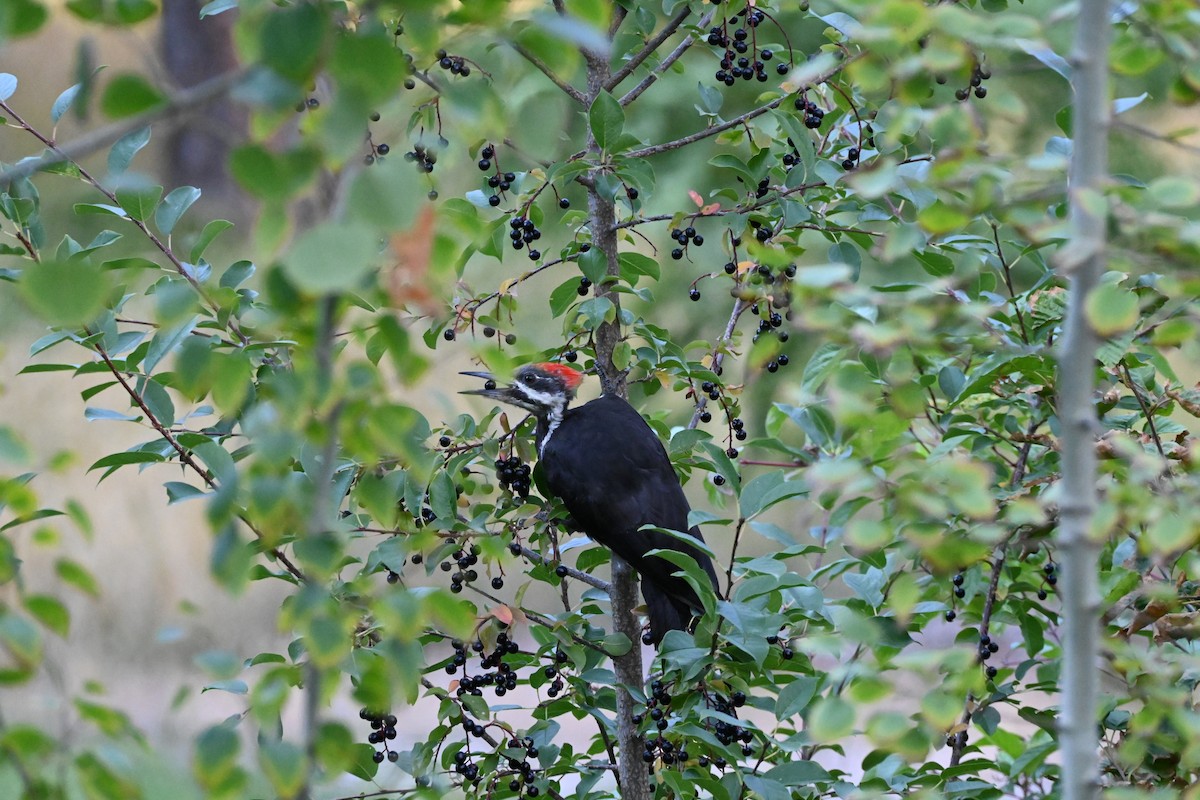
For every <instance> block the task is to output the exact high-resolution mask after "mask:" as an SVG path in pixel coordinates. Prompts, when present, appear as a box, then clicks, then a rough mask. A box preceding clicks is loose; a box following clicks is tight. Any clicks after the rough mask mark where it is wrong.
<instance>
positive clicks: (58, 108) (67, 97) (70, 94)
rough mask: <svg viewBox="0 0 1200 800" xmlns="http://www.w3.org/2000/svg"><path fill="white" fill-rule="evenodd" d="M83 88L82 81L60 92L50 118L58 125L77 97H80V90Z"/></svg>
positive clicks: (52, 107)
mask: <svg viewBox="0 0 1200 800" xmlns="http://www.w3.org/2000/svg"><path fill="white" fill-rule="evenodd" d="M81 89H83V84H82V83H77V84H75V85H74V86H72V87H70V88H69V89H67V90H66V91H64V92H63V93H62V94H60V95H59V96H58V97H57V98H56V99H55V101H54V105H52V106H51V107H50V120H51V121H52V122H53V123H54V124H55V125H57V124H58V121H59V120H61V119H62V118H63V115H64V114H66V113H67V111H69V110H70V108H71V104H72V103H74V102H75V98H77V97H79V92H80V90H81Z"/></svg>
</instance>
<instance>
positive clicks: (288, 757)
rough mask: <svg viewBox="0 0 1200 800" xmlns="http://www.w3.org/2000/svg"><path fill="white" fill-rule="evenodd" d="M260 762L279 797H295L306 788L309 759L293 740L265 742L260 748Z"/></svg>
mask: <svg viewBox="0 0 1200 800" xmlns="http://www.w3.org/2000/svg"><path fill="white" fill-rule="evenodd" d="M258 762H259V764H261V765H262V768H263V773H264V774H266V776H267V779H268V780H269V781H271V786H272V787H273V788H274V789H275V792H276V794H277V795H278V796H279V797H295V796H297V795H298V794H299V792H300V790H301V789H302V788H304V781H305V778H306V777H307V774H308V759H306V758H305V756H304V751H303V750H301V749H300V748H299V747H297V746H296V745H294V744H292V743H291V742H265V743H263V744H262V745H260V746H259V748H258Z"/></svg>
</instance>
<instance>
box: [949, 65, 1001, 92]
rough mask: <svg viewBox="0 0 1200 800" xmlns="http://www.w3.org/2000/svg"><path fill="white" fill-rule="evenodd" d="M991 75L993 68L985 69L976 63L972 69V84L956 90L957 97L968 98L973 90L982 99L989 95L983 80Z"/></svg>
mask: <svg viewBox="0 0 1200 800" xmlns="http://www.w3.org/2000/svg"><path fill="white" fill-rule="evenodd" d="M990 77H992V73H991V70H988V69H984V68H983V67H981V66H980V65H979V64H976V65H975V66H974V67H973V68H972V69H971V82H970V83H971V85H970V86H967V87H964V88H962V89H958V90H956V91H955V92H954V97H955V99H957V100H966V99H967V98H968V97H970V96H971V93H972V92H974V93H975V96H976V97H978V98H979V99H980V100H982V99H983V98H985V97H987V87H986V86H984V85H983V82H984V81H986V80H987V79H988V78H990Z"/></svg>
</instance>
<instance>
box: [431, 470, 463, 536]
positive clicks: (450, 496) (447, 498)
mask: <svg viewBox="0 0 1200 800" xmlns="http://www.w3.org/2000/svg"><path fill="white" fill-rule="evenodd" d="M457 499H458V498H457V495H456V494H455V491H454V481H453V479H451V477H450V475H449V473H447V472H446V471H445V470H441V471H439V472H438V473H437V474H436V475H434V476H433V480H432V481H431V482H430V483H429V507H430V509H432V510H433V513H434V514H435V515H436V516H437V518H438V519H441V520H445V521H446V523H447V524H449V522H450V520H453V519H454V509H455V504H456V501H457Z"/></svg>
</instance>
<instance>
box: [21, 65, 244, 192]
mask: <svg viewBox="0 0 1200 800" xmlns="http://www.w3.org/2000/svg"><path fill="white" fill-rule="evenodd" d="M248 74H249V70H247V69H238V70H233V71H232V72H227V73H225V74H224V75H218V76H217V77H215V78H211V79H209V80H207V81H204V82H203V83H198V84H196V85H195V86H192V87H189V88H187V89H180V90H179V91H177V92H175V93H174V94H172V95H171V96H170V97H169V98H168V99H167V102H166V103H165V104H164V105H162V106H159V107H158V108H155V109H153V110H151V111H147V112H145V113H143V114H138V115H137V116H134V117H130V118H129V119H126V120H122V121H121V122H115V123H113V124H111V125H108V126H106V127H103V128H100V129H98V130H94V131H92V132H91V133H89V134H87V135H85V136H81V137H80V138H78V139H75V140H74V141H71V142H67V143H66V144H61V145H60V144H56V143H55V142H54V141H52V140H50V139H47V138H43V137H42V136H40V135H38V134H37V133H36V132H35V131H34V130H33V128H32V127H30V126H29V125H28V124H27V123H26V122H25V121H24V120H23V119H21V118H20V117H19V116H18V115H17V114H16V112H14V111H13V110H12V107H11V106H9V105H8V104H7V103H4V102H0V108H3V109H4V110H5V111H6V112H8V114H10V115H11V116H12V118H13V119H14V120H16V121H17V123H18V124H19V125H20V126H21V127H22V128H24V129H25V130H26V131H28V132H29V133H33V134H34V135H36V136H37V138H38V139H40V140H41V142H42V144H44V145H46V147H47V148H49V152H48V153H46V154H45V155H43V156H40V157H39V158H34V159H27V160H24V161H21V162H20V163H17V164H14V165H12V166H10V167H8V168H7V169H5V170H3V171H2V172H0V186H7V185H8V184H9V183H11V182H12V181H15V180H19V179H21V178H27V177H29V176H30V175H33V174H34V173H35V172H38V171H40V170H43V169H45V168H46V167H50V166H53V165H55V164H62V163H63V162H67V161H70V162H76V161H78V160H79V159H81V158H83V157H84V156H87V155H90V154H92V153H94V152H96V151H97V150H100V149H102V148H104V147H107V146H109V145H110V144H112V143H114V142H116V141H117V140H119V139H120V138H121V137H123V136H127V135H128V134H131V133H133V132H134V131H136V130H141V129H142V128H144V127H146V126H147V125H150V124H151V123H154V122H163V121H166V120H170V119H173V118H175V117H181V116H190V115H192V114H195V113H197V112H199V111H200V110H201V109H202V108H204V106H206V105H208V104H209V103H211V102H213V101H215V100H219V99H220V98H221V97H222V96H224V95H225V94H227V93H228V92H229V91H230V90H231V89H232V88H233V87H234V86H236V85H237V84H238V83H239V82H240V81H241V80H242V79H243V78H245V77H246V75H248Z"/></svg>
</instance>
